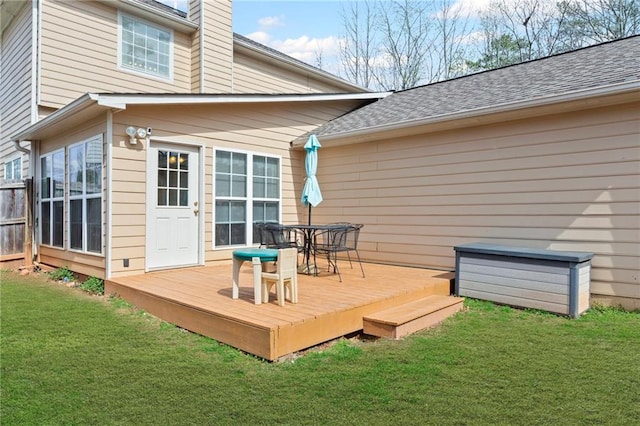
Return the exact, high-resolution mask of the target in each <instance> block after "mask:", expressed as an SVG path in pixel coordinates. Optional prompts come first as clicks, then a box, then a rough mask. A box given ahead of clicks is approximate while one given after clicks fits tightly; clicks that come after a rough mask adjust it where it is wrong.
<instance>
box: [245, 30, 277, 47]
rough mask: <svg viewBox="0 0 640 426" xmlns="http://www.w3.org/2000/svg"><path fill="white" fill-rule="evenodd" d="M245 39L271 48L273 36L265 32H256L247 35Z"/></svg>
mask: <svg viewBox="0 0 640 426" xmlns="http://www.w3.org/2000/svg"><path fill="white" fill-rule="evenodd" d="M245 37H247V38H250V39H251V40H253V41H257V42H258V43H262V44H264V45H267V46H269V41H270V40H271V36H270V35H269V33H267V32H265V31H256V32H253V33H251V34H247V35H246V36H245Z"/></svg>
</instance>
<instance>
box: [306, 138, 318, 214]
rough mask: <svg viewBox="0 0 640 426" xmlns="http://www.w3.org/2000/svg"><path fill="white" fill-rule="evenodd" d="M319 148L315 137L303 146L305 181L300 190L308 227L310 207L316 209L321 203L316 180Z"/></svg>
mask: <svg viewBox="0 0 640 426" xmlns="http://www.w3.org/2000/svg"><path fill="white" fill-rule="evenodd" d="M320 146H321V145H320V142H319V141H318V138H317V137H316V135H311V136H309V139H308V140H307V142H306V143H305V144H304V149H305V150H306V151H307V156H306V157H305V159H304V167H305V169H306V171H307V180H306V181H305V183H304V188H302V203H303V204H304V205H305V206H309V225H311V206H313V207H316V206H317V205H318V204H320V203H321V202H322V192H320V184H319V183H318V178H316V172H317V170H318V148H320Z"/></svg>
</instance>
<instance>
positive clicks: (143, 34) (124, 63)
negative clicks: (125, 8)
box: [118, 15, 173, 80]
mask: <svg viewBox="0 0 640 426" xmlns="http://www.w3.org/2000/svg"><path fill="white" fill-rule="evenodd" d="M119 51H120V55H119V58H118V62H119V66H120V67H121V68H124V69H127V70H131V71H136V72H140V73H144V74H148V75H152V76H155V77H160V78H163V79H167V80H170V79H171V78H173V72H172V69H173V67H172V64H173V32H172V31H171V30H167V29H165V28H161V27H157V26H154V25H151V24H149V23H147V22H144V21H141V20H138V19H135V18H132V17H130V16H127V15H120V46H119Z"/></svg>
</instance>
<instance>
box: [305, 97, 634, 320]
mask: <svg viewBox="0 0 640 426" xmlns="http://www.w3.org/2000/svg"><path fill="white" fill-rule="evenodd" d="M639 134H640V104H629V105H626V106H620V107H608V108H606V109H605V108H602V109H594V110H586V111H582V112H575V113H567V114H557V115H554V116H546V117H541V118H536V119H530V120H520V121H513V122H508V123H504V124H502V125H487V126H483V127H475V128H468V129H461V130H454V131H448V132H440V133H431V134H429V133H427V134H422V135H419V136H411V137H402V138H398V139H393V140H384V141H379V142H371V143H366V144H360V145H350V146H345V147H336V148H326V149H321V151H320V153H319V159H320V166H319V169H318V179H319V182H320V187H321V189H322V192H323V195H324V200H325V201H324V202H323V203H322V204H321V205H320V206H318V208H316V209H315V210H314V218H315V220H317V221H318V222H331V221H343V220H346V221H351V222H359V223H364V224H365V227H364V228H363V231H362V233H361V241H360V243H361V255H362V256H363V257H364V258H366V259H368V260H372V261H378V262H385V263H386V262H389V263H398V264H405V265H417V266H428V267H435V268H442V269H448V270H452V269H453V268H454V251H453V247H454V246H456V245H459V244H464V243H470V242H480V241H482V242H488V243H496V244H504V245H512V246H525V247H533V248H543V249H553V250H572V251H587V252H593V253H595V256H594V258H593V261H592V265H593V270H592V276H591V279H592V281H591V292H592V295H595V296H602V297H615V298H618V301H619V302H620V303H627V305H628V304H629V303H631V304H633V303H635V304H636V305H635V306H636V307H638V306H637V304H638V300H640V283H639V281H638V278H639V277H638V274H639V270H640V179H639V172H640V141H639ZM320 142H321V143H322V138H320ZM303 172H304V171H303V170H301V171H300V172H299V173H303ZM625 298H626V299H625ZM634 298H635V302H630V300H632V299H634Z"/></svg>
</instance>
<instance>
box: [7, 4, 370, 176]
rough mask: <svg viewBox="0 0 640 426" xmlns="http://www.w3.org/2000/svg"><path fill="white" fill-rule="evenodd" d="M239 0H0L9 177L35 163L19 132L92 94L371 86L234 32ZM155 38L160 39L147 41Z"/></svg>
mask: <svg viewBox="0 0 640 426" xmlns="http://www.w3.org/2000/svg"><path fill="white" fill-rule="evenodd" d="M231 4H232V2H231V1H230V0H207V1H204V0H192V1H191V3H190V6H189V12H188V13H183V12H181V11H178V10H175V9H172V8H170V7H167V6H165V5H163V4H162V3H158V2H156V1H154V0H115V1H96V2H78V1H72V0H55V1H54V0H38V1H36V0H33V1H8V2H6V1H4V2H0V8H1V13H0V19H1V21H0V25H1V26H0V33H1V37H2V42H1V52H2V83H1V84H2V91H1V94H0V112H1V114H0V120H1V122H0V129H1V130H0V156H1V157H2V161H0V179H1V178H6V179H14V178H17V179H20V178H22V177H23V176H26V174H25V173H27V171H28V170H29V155H28V154H27V153H26V152H24V151H23V152H20V151H18V150H16V149H15V146H14V144H13V143H11V141H10V136H11V135H13V134H15V133H16V132H18V131H19V130H21V129H23V128H25V127H26V126H28V125H30V124H33V123H36V122H37V121H39V120H40V119H42V118H44V117H46V116H48V115H49V114H51V113H52V112H55V111H57V110H59V109H60V108H62V107H64V106H65V105H68V104H69V103H71V102H72V101H74V100H75V99H77V98H79V97H80V96H82V95H84V94H85V93H90V92H91V93H95V92H100V93H105V92H110V93H227V94H230V93H235V94H240V93H252V94H255V93H264V94H267V93H271V94H274V93H360V92H363V91H366V89H363V88H362V87H359V86H356V85H354V84H352V83H349V82H347V81H345V80H342V79H339V78H337V77H335V76H333V75H331V74H328V73H326V72H323V71H321V70H319V69H317V68H315V67H312V66H309V65H307V64H305V63H303V62H301V61H297V60H295V59H293V58H291V57H289V56H287V55H284V54H282V53H280V52H277V51H275V50H273V49H270V48H268V47H266V46H263V45H260V44H259V43H256V42H253V41H251V40H249V39H247V38H245V37H242V36H240V35H238V34H234V33H233V32H232V29H231ZM145 42H147V43H150V45H151V43H152V44H153V46H156V47H155V48H148V50H146V51H143V50H140V49H141V46H142V45H143V43H145ZM133 52H136V53H135V55H134V54H133ZM28 148H29V143H28V142H27V143H24V144H21V149H23V150H25V149H27V150H28Z"/></svg>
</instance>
